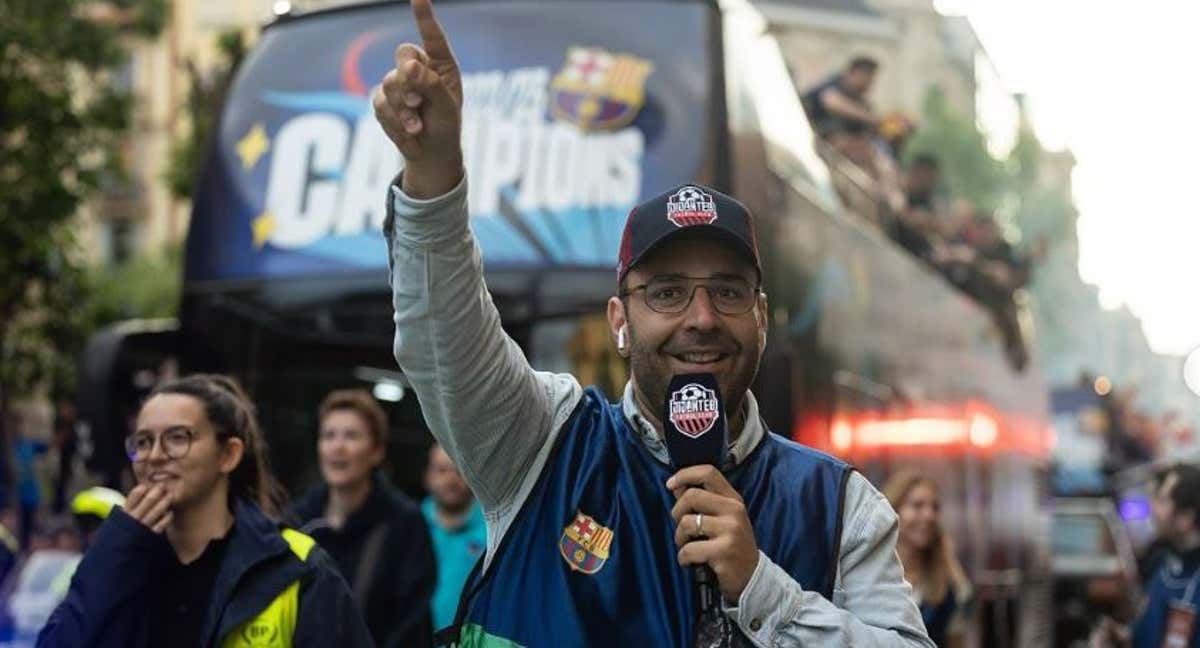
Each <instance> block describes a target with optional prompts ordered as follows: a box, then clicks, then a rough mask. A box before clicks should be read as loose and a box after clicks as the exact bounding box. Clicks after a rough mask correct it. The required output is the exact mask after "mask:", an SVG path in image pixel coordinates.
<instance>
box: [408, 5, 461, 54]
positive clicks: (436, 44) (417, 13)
mask: <svg viewBox="0 0 1200 648" xmlns="http://www.w3.org/2000/svg"><path fill="white" fill-rule="evenodd" d="M412 11H413V18H415V19H416V21H417V31H418V32H419V33H420V34H421V44H422V45H423V46H424V48H425V53H426V54H428V55H429V56H430V58H433V59H439V60H450V59H452V58H454V55H453V54H451V52H450V43H449V42H448V41H447V40H446V34H445V32H443V31H442V26H441V25H440V24H438V21H437V18H436V17H434V15H433V3H432V2H430V0H412Z"/></svg>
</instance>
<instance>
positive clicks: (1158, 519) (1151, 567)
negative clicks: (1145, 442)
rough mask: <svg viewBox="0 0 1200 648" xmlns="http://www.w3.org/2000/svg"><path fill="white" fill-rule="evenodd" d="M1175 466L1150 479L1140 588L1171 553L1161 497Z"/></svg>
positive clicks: (1145, 586)
mask: <svg viewBox="0 0 1200 648" xmlns="http://www.w3.org/2000/svg"><path fill="white" fill-rule="evenodd" d="M1094 383H1095V379H1094V378H1093V379H1092V380H1091V382H1089V383H1088V387H1089V388H1090V387H1091V386H1092V385H1093V384H1094ZM1174 469H1175V466H1173V465H1172V466H1166V467H1164V468H1160V469H1158V470H1156V471H1154V477H1153V478H1152V479H1151V481H1150V497H1151V505H1150V513H1151V514H1152V515H1153V516H1154V531H1155V536H1154V540H1153V541H1152V542H1151V543H1150V544H1149V545H1147V546H1146V548H1145V549H1143V550H1142V555H1141V556H1139V557H1138V576H1139V577H1140V578H1141V579H1142V588H1143V589H1146V590H1149V589H1150V584H1151V583H1153V582H1154V578H1155V576H1157V575H1158V569H1159V567H1162V565H1163V561H1164V560H1166V558H1167V557H1168V556H1170V555H1171V553H1172V547H1171V540H1170V539H1169V538H1168V537H1167V535H1166V531H1167V529H1168V527H1169V526H1170V522H1171V521H1170V518H1169V517H1168V513H1170V512H1171V509H1172V508H1174V507H1173V506H1172V505H1171V501H1170V498H1169V497H1168V498H1163V497H1161V496H1160V494H1161V493H1162V487H1163V484H1164V483H1165V482H1166V481H1167V477H1169V476H1171V474H1172V473H1173V472H1174Z"/></svg>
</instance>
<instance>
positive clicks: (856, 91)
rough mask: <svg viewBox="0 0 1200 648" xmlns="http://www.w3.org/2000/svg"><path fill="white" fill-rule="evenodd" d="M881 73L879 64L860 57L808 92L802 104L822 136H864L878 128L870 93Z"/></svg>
mask: <svg viewBox="0 0 1200 648" xmlns="http://www.w3.org/2000/svg"><path fill="white" fill-rule="evenodd" d="M878 70H879V62H878V61H876V60H875V59H873V58H870V57H867V56H858V57H855V58H854V59H852V60H851V61H850V64H849V65H848V66H846V69H845V70H843V71H842V72H840V73H838V74H834V75H833V76H830V77H829V78H828V79H826V80H825V81H822V82H821V83H819V84H817V85H816V86H814V87H813V88H811V89H810V90H808V92H805V93H804V95H803V97H801V102H802V103H803V105H804V110H805V112H806V113H807V114H808V118H809V120H811V121H812V123H813V124H814V125H815V126H816V129H817V133H818V134H820V135H821V136H822V137H829V136H830V135H832V134H835V133H850V134H861V133H866V132H868V131H871V130H874V129H875V128H876V126H878V124H879V118H878V117H877V116H876V115H875V112H874V111H873V110H872V109H871V104H869V103H867V93H868V92H870V91H871V85H872V84H874V83H875V73H876V72H877V71H878Z"/></svg>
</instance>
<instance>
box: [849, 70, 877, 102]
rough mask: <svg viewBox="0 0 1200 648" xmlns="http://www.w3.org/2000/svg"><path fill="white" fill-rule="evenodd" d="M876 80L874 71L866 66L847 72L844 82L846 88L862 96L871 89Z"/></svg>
mask: <svg viewBox="0 0 1200 648" xmlns="http://www.w3.org/2000/svg"><path fill="white" fill-rule="evenodd" d="M874 81H875V72H874V71H872V70H868V69H866V68H857V69H853V70H850V71H849V72H846V76H845V78H844V79H843V81H842V83H843V85H844V86H845V88H846V90H848V91H850V92H852V93H854V94H855V95H858V96H860V97H861V96H863V95H865V94H867V92H868V91H870V90H871V83H873V82H874Z"/></svg>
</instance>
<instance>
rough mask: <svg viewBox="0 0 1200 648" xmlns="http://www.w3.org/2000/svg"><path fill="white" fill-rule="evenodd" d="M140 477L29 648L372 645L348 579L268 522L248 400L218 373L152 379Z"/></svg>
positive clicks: (267, 485) (268, 478)
mask: <svg viewBox="0 0 1200 648" xmlns="http://www.w3.org/2000/svg"><path fill="white" fill-rule="evenodd" d="M125 449H126V452H127V453H128V455H129V459H130V461H131V462H132V464H133V473H134V476H135V477H136V478H137V486H135V487H134V488H133V490H132V491H130V493H129V497H128V499H127V501H126V503H125V506H124V508H123V509H114V510H113V512H112V514H111V515H110V516H109V518H108V520H107V521H106V522H105V523H104V524H103V526H101V528H100V531H99V533H98V534H97V537H96V539H95V542H94V543H93V544H92V545H91V547H89V549H88V551H87V553H86V554H85V555H84V558H83V561H82V562H81V563H80V565H79V569H78V570H77V571H76V573H75V576H74V578H73V579H72V581H71V587H70V591H69V592H68V594H67V598H66V600H65V601H64V602H63V603H62V604H61V605H60V606H59V607H58V609H56V610H55V611H54V614H53V615H52V616H51V618H50V621H49V622H48V623H47V625H46V627H45V628H44V629H43V630H42V633H41V635H40V636H39V637H38V646H64V647H66V646H70V647H76V646H91V647H108V646H112V647H114V648H116V647H121V648H130V647H134V648H138V647H150V646H155V647H157V646H222V647H223V648H234V647H243V646H244V647H247V648H249V647H251V646H253V647H256V648H257V647H264V648H265V647H267V646H272V647H274V646H280V647H289V646H296V647H305V646H313V647H316V646H335V645H336V646H370V645H372V644H371V639H370V636H369V635H368V633H367V629H366V626H365V624H364V623H363V620H362V615H361V614H360V613H359V611H358V608H357V607H356V606H355V604H354V602H353V600H352V599H351V596H350V592H349V590H348V588H347V587H346V584H345V581H343V580H342V579H341V577H340V576H339V575H338V573H337V568H336V567H335V566H334V565H333V563H332V561H331V560H330V559H329V557H328V556H327V555H326V554H325V553H324V552H322V551H321V549H320V548H318V547H315V543H314V541H313V540H312V539H311V538H309V537H308V536H305V535H303V534H300V533H299V532H296V531H294V530H292V529H285V528H282V527H281V526H280V525H279V524H278V523H277V522H276V521H275V516H276V514H277V510H278V508H277V502H278V496H277V493H278V488H277V486H276V485H275V481H274V478H273V477H272V475H271V470H270V467H269V464H268V461H267V448H266V442H265V440H264V438H263V435H262V432H261V431H260V430H259V428H258V424H257V423H256V422H255V416H254V409H253V406H252V405H251V404H250V402H249V400H248V399H247V398H246V396H245V394H244V393H243V392H242V390H241V389H240V388H239V387H238V385H237V384H236V383H235V382H234V381H233V380H231V379H229V378H227V377H224V376H211V375H195V376H189V377H185V378H181V379H178V380H174V381H171V382H168V383H166V384H163V385H161V386H159V387H157V388H156V389H155V390H154V391H153V392H152V393H151V395H150V397H149V398H148V399H147V400H146V402H145V403H144V404H143V405H142V408H141V410H140V411H139V412H138V416H137V424H136V429H135V430H134V432H133V433H132V434H131V435H130V436H129V437H128V438H127V439H126V443H125Z"/></svg>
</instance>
